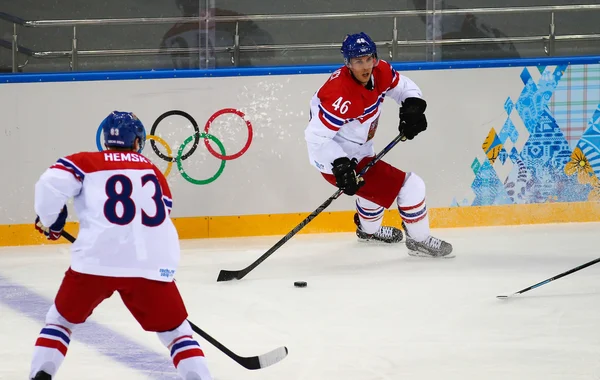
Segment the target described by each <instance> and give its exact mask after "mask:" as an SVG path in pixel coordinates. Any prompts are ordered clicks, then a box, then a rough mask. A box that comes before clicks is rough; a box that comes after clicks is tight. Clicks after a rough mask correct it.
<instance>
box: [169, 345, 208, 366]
mask: <svg viewBox="0 0 600 380" xmlns="http://www.w3.org/2000/svg"><path fill="white" fill-rule="evenodd" d="M198 356H204V352H202V350H201V349H199V348H192V349H191V350H185V351H181V352H179V353H178V354H177V355H175V357H174V358H173V364H174V365H175V368H177V366H178V365H179V362H180V361H182V360H185V359H189V358H193V357H198Z"/></svg>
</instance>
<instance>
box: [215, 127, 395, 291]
mask: <svg viewBox="0 0 600 380" xmlns="http://www.w3.org/2000/svg"><path fill="white" fill-rule="evenodd" d="M404 140H406V138H405V137H404V135H402V134H400V135H398V136H396V138H395V139H393V140H392V141H391V142H390V143H389V144H388V145H387V146H386V147H385V148H383V150H382V151H381V152H379V153H378V154H377V155H376V156H375V157H374V158H373V159H372V160H371V161H370V162H369V163H368V164H367V165H366V166H365V167H364V168H363V169H362V170H361V171H360V173H358V175H359V176H363V175H364V174H365V173H366V172H367V171H368V170H369V169H370V168H371V167H373V165H375V164H376V163H377V162H378V161H379V160H381V158H383V156H385V155H386V154H387V153H388V152H389V151H390V150H391V149H392V148H393V147H394V146H396V144H398V142H399V141H404ZM343 192H344V191H343V190H341V189H338V190H337V191H336V192H335V193H334V194H333V195H332V196H331V197H329V198H328V199H327V200H326V201H325V202H323V204H321V205H320V206H319V207H318V208H317V209H316V210H315V211H313V212H312V214H310V215H309V216H307V217H306V219H304V220H303V221H302V222H300V224H298V225H297V226H296V227H294V229H293V230H291V231H290V232H288V233H287V235H285V236H284V237H283V238H281V240H279V241H278V242H277V243H276V244H275V245H274V246H272V247H271V249H269V250H268V251H267V252H265V253H264V254H263V255H262V256H261V257H259V258H258V259H257V260H256V261H254V262H253V263H252V264H250V265H249V266H247V267H246V268H244V269H242V270H233V271H231V270H224V269H223V270H221V271H220V272H219V277H217V282H221V281H230V280H233V279H236V280H241V279H242V278H244V276H246V275H247V274H248V273H250V271H251V270H253V269H254V268H256V267H257V266H258V265H259V264H260V263H262V262H263V261H265V260H266V259H267V257H269V256H271V255H272V254H273V253H274V252H275V251H277V250H278V249H279V248H280V247H281V246H282V245H284V244H285V243H286V242H287V241H288V240H290V239H291V238H292V237H293V236H294V235H296V234H297V233H298V231H300V230H301V229H303V228H304V226H306V225H307V224H308V223H310V222H311V221H312V220H313V219H314V218H316V217H317V215H319V214H320V213H321V212H323V210H325V209H326V208H327V207H329V205H330V204H331V203H332V202H333V201H334V200H336V199H337V198H339V196H340V195H342V193H343Z"/></svg>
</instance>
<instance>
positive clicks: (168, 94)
mask: <svg viewBox="0 0 600 380" xmlns="http://www.w3.org/2000/svg"><path fill="white" fill-rule="evenodd" d="M596 58H597V57H592V58H586V59H584V60H573V59H570V60H569V59H559V60H555V61H552V63H553V64H552V65H543V66H542V65H539V64H538V65H534V63H533V62H528V61H516V62H512V63H506V62H502V63H498V64H499V65H504V66H506V65H508V64H510V65H512V66H515V65H516V63H519V62H520V63H521V66H518V65H516V66H517V67H488V68H476V67H475V68H460V69H448V68H444V69H441V68H439V66H438V67H437V68H436V66H433V68H435V69H432V70H414V69H415V68H419V69H422V68H423V67H419V66H418V65H414V64H413V65H406V66H402V65H396V68H397V69H398V70H399V71H400V72H401V74H403V75H407V76H408V77H410V78H411V79H413V80H414V81H415V82H416V83H417V84H418V85H419V86H420V87H421V89H422V90H423V94H424V97H425V98H426V100H427V102H428V110H427V117H428V120H429V128H428V129H427V131H426V132H424V133H422V134H421V135H419V136H418V137H417V138H415V139H414V140H413V141H408V142H404V143H401V144H399V145H398V146H397V147H396V148H394V149H393V150H392V151H391V152H390V153H389V154H388V155H387V156H386V158H385V160H386V161H388V162H390V163H392V164H394V165H397V166H398V167H400V168H402V169H404V170H406V171H414V172H416V173H418V174H419V175H420V176H421V177H422V178H423V179H424V180H425V182H426V184H427V187H428V188H427V192H428V198H427V202H428V206H429V208H430V210H431V211H430V213H431V223H432V226H433V227H456V226H476V225H499V224H519V223H545V222H567V221H591V220H600V207H598V203H597V201H598V200H600V181H599V179H598V174H599V173H600V64H598V62H600V60H599V59H596ZM528 63H529V65H528ZM445 65H451V66H454V65H456V66H459V67H460V64H448V63H446V64H445ZM467 66H478V64H476V63H470V64H468V65H467ZM489 66H493V65H489ZM261 70H262V71H261ZM261 70H254V71H253V72H252V74H254V75H251V76H224V77H212V78H211V77H209V75H212V73H213V72H206V71H204V72H196V75H201V76H202V77H189V78H171V79H147V80H145V79H134V78H136V76H135V75H134V74H127V75H126V76H125V77H126V78H128V79H125V80H110V79H109V80H91V81H90V80H81V79H96V77H95V76H94V75H91V76H90V75H87V76H86V74H84V75H83V76H81V77H78V76H77V75H76V74H71V75H70V76H69V75H65V76H62V77H55V76H48V77H44V76H41V77H35V78H34V77H28V76H10V75H9V76H3V77H0V80H1V81H2V82H7V81H8V82H18V81H21V82H25V83H4V84H2V85H0V100H1V102H2V103H1V104H2V109H3V112H2V130H3V131H2V132H3V135H2V138H0V149H1V150H2V152H4V155H3V157H4V158H3V159H2V177H1V178H2V183H3V186H0V199H2V204H1V206H0V245H16V244H33V243H38V242H43V240H42V239H40V237H39V236H38V235H36V233H35V231H33V228H32V226H31V223H32V220H33V219H34V218H35V215H34V210H33V185H34V184H35V181H36V180H37V178H38V177H39V176H40V174H41V173H42V172H43V171H44V170H45V169H46V168H47V167H48V166H50V165H51V164H52V163H53V162H54V161H56V159H57V158H59V157H61V156H64V155H67V154H70V153H74V152H77V151H86V150H90V151H94V150H97V149H98V147H97V146H98V145H99V144H100V145H101V139H99V135H98V134H97V132H98V125H99V123H100V121H101V120H102V119H103V118H104V117H105V116H106V115H107V114H108V113H109V112H111V111H112V110H125V111H133V112H134V113H136V115H137V116H138V117H139V118H140V119H141V120H142V121H143V122H144V124H145V126H146V129H147V131H148V134H152V135H153V136H155V137H151V140H150V141H148V142H147V145H146V148H145V150H144V152H143V153H144V155H145V156H147V157H148V158H149V159H151V160H152V161H153V162H155V163H156V164H157V165H158V166H159V167H160V168H161V170H163V172H165V174H167V179H168V181H169V183H170V185H171V188H172V191H173V197H174V206H173V214H172V216H173V217H175V219H176V225H177V227H178V230H179V232H180V235H181V237H182V238H200V237H224V236H246V235H264V234H285V233H287V232H288V231H289V230H290V229H291V228H293V227H294V226H295V224H297V223H298V222H300V221H301V220H302V219H303V218H304V217H305V216H306V215H307V213H310V212H312V211H313V210H314V209H315V208H316V207H318V206H319V205H320V204H321V203H322V202H323V201H324V200H325V199H326V198H327V197H329V196H330V195H331V194H332V193H333V192H334V191H335V190H336V189H335V188H334V187H332V186H331V185H329V184H328V183H326V182H325V181H324V180H323V178H322V177H321V176H320V174H319V172H318V171H317V170H316V169H315V168H314V167H312V166H311V164H310V163H309V161H308V158H307V153H306V144H305V142H304V128H305V127H306V124H307V122H308V118H309V113H308V109H309V107H308V104H309V101H310V98H311V96H312V95H313V93H314V92H315V91H316V90H317V89H318V88H319V87H320V86H321V85H322V84H323V83H324V82H325V81H326V80H327V78H328V76H329V74H328V73H327V72H330V71H331V70H332V68H317V69H315V70H313V71H316V72H321V73H317V74H298V75H290V74H291V73H292V72H294V70H292V69H290V70H288V72H287V74H288V75H269V74H272V72H270V69H268V68H267V69H264V70H263V69H261ZM275 71H276V70H273V72H275ZM207 73H208V74H207ZM239 73H240V72H238V74H239ZM278 73H280V74H281V73H285V71H279V72H278ZM193 74H194V73H193V72H188V73H187V75H188V76H192V75H193ZM258 74H264V75H258ZM146 75H147V73H146ZM177 75H181V74H179V73H178V74H177ZM150 76H151V75H150ZM171 76H173V75H171ZM142 77H143V75H142ZM15 78H17V79H15ZM32 78H33V79H32ZM57 78H58V79H57ZM61 78H62V79H63V80H69V78H70V79H71V80H73V79H75V80H74V81H56V82H54V81H53V80H60V79H61ZM99 78H100V76H98V78H97V79H99ZM102 79H106V76H104V77H103V78H102ZM32 80H37V81H40V80H41V81H42V83H34V82H31V81H32ZM46 80H50V82H45V81H46ZM397 109H398V106H397V105H396V104H395V103H394V101H393V100H391V99H387V101H386V102H385V103H384V106H383V115H382V116H381V119H380V122H379V128H378V131H377V135H376V137H375V143H376V150H379V149H382V148H383V147H384V146H385V145H386V144H387V142H389V141H390V140H391V139H393V138H394V137H395V135H396V134H397V124H398V111H397ZM194 125H197V130H198V131H200V132H201V133H204V132H205V131H206V129H207V128H208V132H209V133H210V135H211V136H210V144H209V146H208V147H207V146H206V144H205V141H204V139H203V138H199V139H198V141H195V140H194V137H193V136H194V132H195V129H194ZM201 136H202V137H203V136H204V135H201ZM152 142H154V144H155V147H153V146H152ZM196 142H197V144H196ZM209 147H210V149H209ZM211 150H212V151H211ZM178 154H179V156H180V160H177V159H176V157H177V156H178ZM223 156H225V158H226V159H225V160H223V159H221V158H223ZM353 208H354V204H353V199H352V198H350V197H347V196H343V197H342V198H340V199H338V200H336V201H335V202H334V203H333V204H332V205H331V206H330V207H329V208H328V209H327V211H328V212H325V213H323V214H322V215H320V216H319V217H318V218H317V219H315V220H314V221H313V222H311V223H310V224H309V225H308V226H307V227H306V228H305V232H329V231H349V230H352V229H353V228H354V227H353V222H352V213H353V211H351V210H353ZM386 221H387V222H388V223H392V224H398V223H399V218H398V215H397V211H395V210H390V211H389V212H388V214H387V215H386ZM69 228H70V229H73V228H76V226H71V225H70V226H69Z"/></svg>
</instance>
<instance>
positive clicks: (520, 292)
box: [496, 258, 600, 300]
mask: <svg viewBox="0 0 600 380" xmlns="http://www.w3.org/2000/svg"><path fill="white" fill-rule="evenodd" d="M598 262H600V258H597V259H596V260H592V261H590V262H588V263H585V264H583V265H580V266H578V267H577V268H573V269H571V270H568V271H566V272H564V273H561V274H558V275H556V276H554V277H551V278H549V279H547V280H544V281H542V282H538V283H537V284H535V285H531V286H530V287H528V288H525V289H523V290H519V291H518V292H516V293H513V294H509V295H507V296H496V298H499V299H502V300H503V299H507V298H510V297H512V296H516V295H518V294H522V293H525V292H528V291H530V290H532V289H535V288H539V287H540V286H542V285H546V284H547V283H549V282H552V281H554V280H558V279H559V278H561V277H565V276H568V275H570V274H571V273H575V272H577V271H580V270H582V269H584V268H587V267H589V266H592V265H594V264H596V263H598Z"/></svg>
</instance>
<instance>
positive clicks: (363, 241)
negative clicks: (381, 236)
mask: <svg viewBox="0 0 600 380" xmlns="http://www.w3.org/2000/svg"><path fill="white" fill-rule="evenodd" d="M356 239H357V240H358V242H359V243H369V244H376V245H392V244H400V243H404V239H402V240H400V241H397V242H386V241H383V240H376V239H363V238H359V237H357V238H356Z"/></svg>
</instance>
